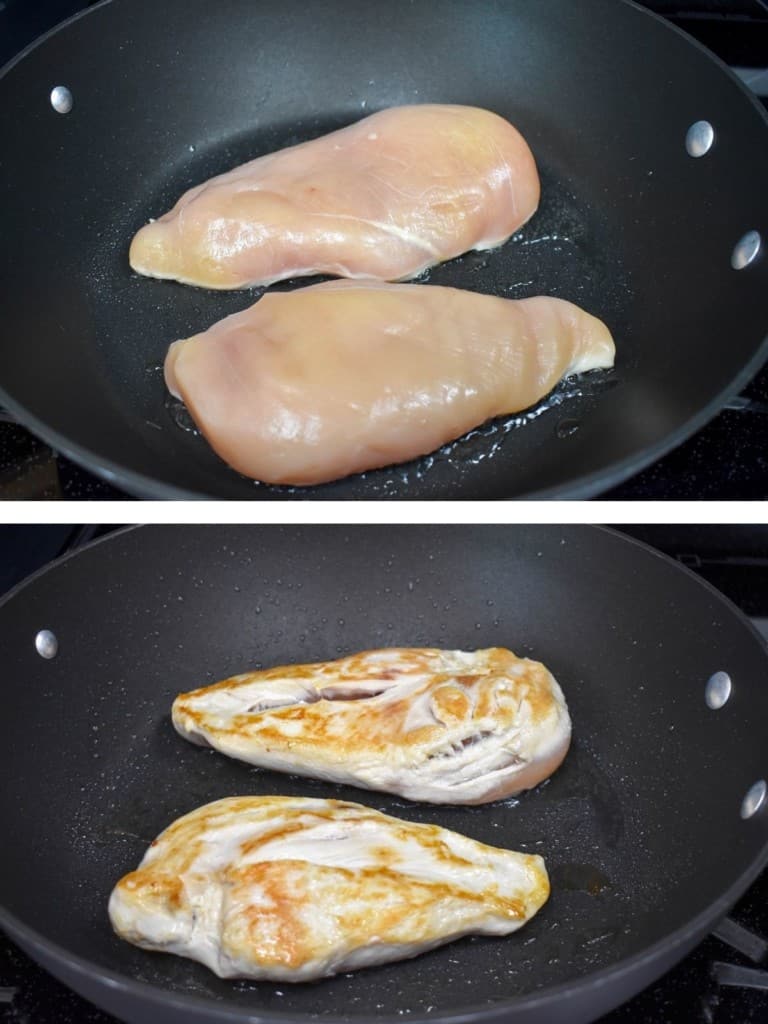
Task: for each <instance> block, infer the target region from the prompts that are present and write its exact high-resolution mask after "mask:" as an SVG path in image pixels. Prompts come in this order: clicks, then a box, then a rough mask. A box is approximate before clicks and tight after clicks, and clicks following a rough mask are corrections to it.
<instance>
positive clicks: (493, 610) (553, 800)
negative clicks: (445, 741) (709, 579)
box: [0, 527, 768, 1020]
mask: <svg viewBox="0 0 768 1024" xmlns="http://www.w3.org/2000/svg"><path fill="white" fill-rule="evenodd" d="M41 621H45V623H46V624H47V625H48V626H49V628H52V629H53V630H54V632H55V633H56V635H57V636H58V638H59V644H60V646H59V654H58V656H57V657H56V658H55V659H53V660H52V661H43V659H41V658H39V657H38V656H37V655H36V653H35V651H34V645H33V644H32V642H31V638H33V637H34V634H35V632H36V629H37V628H39V624H40V622H41ZM422 644H434V645H440V646H446V647H465V648H470V649H471V648H474V647H483V646H490V645H494V644H503V645H506V646H509V647H511V648H512V649H513V650H515V651H516V652H517V653H518V654H521V655H529V656H531V657H535V658H539V659H541V660H543V661H544V662H545V663H546V664H547V665H548V667H549V668H550V669H551V670H552V671H553V673H554V674H555V676H556V678H558V680H559V681H560V683H561V685H562V687H563V690H564V692H565V694H566V698H567V700H568V703H569V707H570V710H571V714H572V717H573V730H574V733H573V735H574V742H573V746H572V749H571V751H570V753H569V754H568V756H567V758H566V760H565V762H564V764H563V766H562V768H561V769H560V770H559V771H558V772H557V773H556V774H555V775H554V776H553V777H552V778H551V779H550V780H549V781H547V782H545V783H544V784H542V785H541V786H539V787H537V789H536V790H535V791H532V792H528V793H525V794H523V795H521V796H520V797H519V798H518V799H511V800H507V801H503V802H501V803H496V804H490V805H485V806H480V807H436V806H430V805H426V804H417V803H409V802H407V801H404V800H402V799H398V798H396V797H389V796H385V795H382V794H379V793H373V792H366V791H364V790H357V789H353V788H351V787H342V786H333V785H330V784H325V783H322V782H319V781H314V780H308V779H301V778H298V777H293V776H289V775H278V774H275V773H271V772H266V771H261V770H258V769H255V768H251V767H249V766H247V765H245V764H241V763H238V762H235V761H232V760H230V759H227V758H225V757H223V756H221V755H219V754H217V753H215V752H214V751H212V750H207V749H203V748H198V747H194V746H192V745H191V744H189V743H186V742H185V741H184V740H182V739H181V738H180V737H179V736H177V735H176V733H175V732H174V730H173V727H172V725H171V721H170V706H171V702H172V700H173V698H174V697H175V695H176V694H177V693H178V692H180V691H184V690H188V689H190V688H192V687H194V686H197V685H202V684H205V683H207V682H210V681H213V680H214V679H216V678H221V677H225V676H227V675H229V674H232V673H235V672H238V671H242V670H245V669H248V668H251V667H258V666H261V665H271V664H278V663H281V662H283V663H284V662H290V661H297V660H313V659H327V658H332V657H335V656H336V655H337V654H339V653H342V652H351V651H354V650H360V649H364V648H367V647H375V646H379V645H422ZM0 647H2V649H3V651H4V664H5V668H4V673H5V677H6V679H7V680H8V681H9V685H10V686H12V687H13V690H14V701H13V702H11V703H10V704H8V706H7V708H6V711H5V713H4V715H3V717H2V719H0V758H2V763H1V767H2V772H3V777H4V778H5V780H6V784H5V785H4V787H3V789H2V791H1V792H0V816H1V817H2V820H3V822H4V823H6V826H7V827H8V834H9V835H10V836H12V837H13V839H12V842H11V843H10V844H4V845H3V847H2V849H0V869H1V870H0V906H2V907H4V908H6V909H7V910H8V911H9V912H10V913H12V914H14V915H15V916H16V917H18V918H19V919H20V920H22V921H23V922H24V923H26V924H27V925H29V926H31V927H33V928H35V929H37V930H39V932H40V933H42V934H43V935H45V936H46V937H47V938H48V939H50V940H53V941H55V942H59V943H61V944H62V945H63V946H65V947H66V948H67V949H69V950H71V951H73V952H76V953H77V954H79V955H80V956H82V957H85V958H86V959H87V960H88V961H89V962H91V963H93V964H94V965H96V970H98V969H99V968H102V969H103V968H106V969H110V970H113V971H116V972H118V973H119V974H120V975H122V976H128V977H130V978H134V979H138V980H140V981H144V982H147V983H148V984H150V985H153V986H157V987H158V988H159V989H161V990H162V991H164V992H166V993H179V994H186V995H196V996H200V997H204V998H206V999H209V1000H214V1001H216V1002H217V1003H220V1004H221V1005H222V1006H224V1005H225V1004H226V1007H227V1009H228V1010H236V1009H239V1010H241V1011H242V1012H245V1011H246V1009H249V1010H250V1011H251V1012H258V1013H260V1014H266V1015H268V1014H269V1013H270V1012H271V1011H280V1012H283V1013H286V1014H289V1015H291V1017H292V1018H296V1019H299V1018H300V1019H305V1018H306V1019H309V1018H315V1017H316V1018H325V1017H327V1018H332V1019H336V1018H342V1019H349V1020H362V1019H363V1018H374V1019H376V1018H380V1019H382V1020H383V1019H387V1020H390V1019H395V1018H397V1017H398V1016H405V1015H408V1016H411V1017H414V1018H418V1017H431V1016H435V1017H440V1016H445V1015H446V1014H449V1013H453V1012H459V1011H462V1010H467V1009H469V1008H472V1007H477V1006H482V1007H485V1008H486V1009H487V1010H489V1011H490V1009H492V1008H493V1007H501V1006H504V1005H506V1004H509V1008H510V1012H511V1010H513V1009H514V1006H515V1003H514V999H515V997H517V996H530V995H531V994H533V993H536V992H544V991H545V990H546V989H548V988H550V987H551V986H554V985H557V984H561V983H563V982H570V983H572V984H574V985H579V984H585V985H586V984H588V979H589V976H590V974H591V973H593V972H594V971H596V970H600V969H603V968H609V967H612V966H613V967H616V966H617V965H619V964H621V963H622V961H625V960H626V958H628V957H630V956H632V955H634V954H637V953H640V952H641V951H647V950H648V949H649V947H650V946H651V945H652V944H653V943H654V942H656V941H658V940H661V939H663V938H664V937H665V936H668V935H670V934H671V933H672V932H673V931H675V929H678V928H680V927H682V926H684V925H686V924H689V923H690V922H691V921H692V919H693V918H694V917H695V916H696V915H697V914H699V913H704V912H706V911H707V908H709V907H710V906H711V905H712V904H713V903H715V901H716V900H718V899H719V898H721V896H722V894H723V893H724V892H725V891H726V890H727V889H728V888H729V887H731V886H733V885H735V884H736V883H737V882H738V881H739V880H740V879H742V878H743V877H744V873H745V872H748V871H750V870H753V871H754V870H756V869H757V867H758V866H759V863H760V862H763V861H764V860H765V855H766V848H767V847H766V844H767V843H768V817H766V815H757V816H756V817H755V819H753V820H751V821H750V822H743V821H741V819H740V818H739V815H738V807H739V804H740V800H741V797H742V796H743V793H744V792H745V791H746V789H747V788H748V785H749V784H751V782H753V781H754V779H755V778H756V777H759V776H760V775H761V774H764V773H765V748H764V737H763V735H762V731H761V730H757V729H756V728H755V725H756V723H759V722H762V721H765V720H766V715H768V691H767V690H766V687H765V685H764V679H765V667H766V657H765V649H764V645H763V644H762V643H761V641H760V640H759V639H757V638H756V636H755V635H753V634H752V633H751V632H750V630H749V628H748V627H747V626H746V625H745V624H744V623H743V621H742V620H741V619H740V617H739V616H738V615H737V614H735V613H734V612H733V610H732V609H731V608H730V607H728V606H726V605H725V603H724V602H723V601H722V599H721V598H720V597H719V596H718V595H716V594H714V592H712V591H710V590H708V589H707V588H706V587H704V586H703V585H701V584H700V583H699V582H697V581H696V580H694V578H692V577H691V576H689V575H688V574H686V573H685V572H683V571H682V570H680V569H676V568H675V567H673V566H672V565H671V564H670V563H668V562H667V561H665V560H663V559H661V558H657V557H655V556H654V555H652V554H649V553H648V551H647V550H646V549H643V548H641V547H639V546H638V545H636V544H634V543H631V542H629V541H627V540H626V539H622V538H620V537H618V536H615V535H613V534H610V533H608V532H605V531H598V530H594V529H591V528H583V527H570V528H560V527H509V528H507V527H424V528H420V527H386V528H384V527H382V528H378V527H369V528H360V529H357V530H355V529H347V528H341V527H314V528H311V527H310V528H303V529H288V528H285V529H282V528H277V527H274V528H270V527H265V528H247V527H232V528H224V527H194V528H193V527H189V528H178V527H177V528H162V527H159V528H158V527H155V528H143V529H141V530H135V531H129V532H127V533H123V534H120V535H115V536H113V537H112V538H111V539H109V540H108V541H106V542H102V543H100V544H97V545H95V546H93V547H91V548H89V549H87V550H84V551H83V552H82V553H81V554H79V555H77V556H76V557H74V558H71V559H69V560H67V561H65V562H63V563H62V564H60V565H59V566H58V567H56V568H54V569H53V570H52V571H49V572H47V573H45V574H44V575H42V576H40V577H39V578H38V579H37V580H36V581H34V582H33V583H32V584H31V585H28V586H27V587H26V588H24V589H22V590H21V591H19V592H18V593H17V594H16V596H14V597H13V598H12V599H11V600H10V601H9V602H8V603H7V604H6V605H5V606H4V607H3V609H2V614H0ZM722 668H724V669H727V670H728V671H729V672H730V673H731V675H732V678H733V679H734V681H735V689H734V696H733V697H732V698H731V700H730V701H729V703H728V705H727V707H726V708H725V709H723V710H722V711H719V712H717V713H713V712H711V711H709V710H708V709H707V707H706V705H705V703H704V700H703V686H704V683H705V682H706V679H707V678H708V677H709V675H710V674H711V673H712V671H713V670H715V669H722ZM724 765H725V766H727V769H725V770H724V767H723V766H724ZM249 793H256V794H286V795H291V794H306V795H311V796H318V797H340V798H342V799H351V800H357V801H359V802H362V803H367V804H369V805H370V806H373V807H376V808H378V809H380V810H382V811H384V812H385V813H391V814H394V815H396V816H401V817H403V818H406V819H408V820H413V821H429V822H435V823H437V824H440V825H442V826H444V827H448V828H453V829H456V830H457V831H459V832H464V833H466V834H467V835H469V836H472V837H473V838H476V839H479V840H481V841H484V842H487V843H491V844H494V845H497V846H503V847H508V848H512V849H518V850H522V851H527V852H536V853H541V854H542V855H543V856H544V857H545V860H546V863H547V866H548V869H549V871H550V872H551V877H552V883H553V890H552V897H551V899H550V901H549V903H548V904H547V905H546V906H545V907H544V908H543V910H542V911H541V912H540V913H539V914H538V915H537V916H536V917H535V918H534V920H533V921H532V922H531V923H530V924H528V925H527V926H526V927H525V928H524V929H523V930H521V931H520V932H519V933H517V934H516V935H514V936H511V937H510V938H508V939H505V940H497V939H482V938H469V939H464V940H461V941H459V942H457V943H454V944H451V945H449V946H446V947H443V948H442V949H439V950H435V951H433V952H431V953H428V954H425V955H424V956H421V957H418V958H416V959H414V960H410V961H406V962H402V963H398V964H392V965H388V966H383V967H379V968H375V969H371V970H368V971H363V972H358V973H356V974H349V975H344V976H341V977H338V978H335V979H331V980H327V981H323V982H320V983H314V984H310V985H300V986H290V985H272V984H268V983H258V984H257V983H251V982H247V981H242V982H226V981H222V980H220V979H218V978H216V977H215V976H214V975H212V974H211V973H210V972H209V971H207V970H206V969H205V968H203V967H201V966H199V965H197V964H194V963H192V962H190V961H186V960H184V959H181V958H177V957H173V956H165V955H161V954H151V953H147V952H143V951H141V950H139V949H137V948H135V947H132V946H130V945H128V944H127V943H125V942H123V941H121V940H120V939H118V938H117V937H116V936H114V935H113V934H112V932H111V930H110V926H109V921H108V918H107V913H106V905H107V899H108V897H109V893H110V891H111V888H112V886H113V885H114V884H115V882H116V881H117V880H118V879H119V878H120V877H121V876H122V875H123V874H124V873H125V872H127V871H129V870H131V869H133V868H134V867H135V866H136V865H137V864H138V862H139V860H140V859H141V857H142V856H143V854H144V852H145V850H146V848H147V846H148V844H149V843H150V842H151V840H152V839H153V838H154V837H155V836H156V835H157V834H158V833H159V832H160V831H161V830H162V829H163V828H164V827H165V826H166V825H168V824H170V822H171V821H173V820H174V819H175V818H177V817H178V816H179V815H181V814H183V813H185V812H187V811H190V810H192V809H193V808H195V807H197V806H200V805H201V804H203V803H206V802H208V801H211V800H215V799H218V798H220V797H224V796H232V795H241V794H243V795H244V794H249ZM63 880H65V884H64V882H63ZM744 884H746V882H744ZM736 895H737V894H734V896H733V899H734V900H735V898H736ZM724 909H725V907H723V908H722V910H724ZM708 924H711V921H709V922H707V921H705V922H704V923H703V924H700V925H699V934H702V935H703V933H704V931H705V930H706V928H707V926H708ZM10 931H11V934H13V928H12V927H11V928H10ZM693 934H694V936H695V935H696V934H697V933H696V932H695V931H694V933H693ZM661 969H663V968H660V970H661ZM73 984H74V982H73ZM636 987H639V984H638V985H637V986H636ZM629 994H631V993H630V992H626V994H625V996H624V997H625V998H626V997H627V996H628V995H629ZM510 1001H511V1002H510ZM615 1001H618V999H616V1000H615ZM604 1008H606V1009H607V1006H604ZM133 1019H139V1018H138V1017H136V1018H133ZM141 1019H143V1018H141ZM572 1019H585V1018H584V1017H578V1018H577V1017H576V1016H574V1017H573V1018H572Z"/></svg>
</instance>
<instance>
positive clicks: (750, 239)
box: [731, 231, 763, 270]
mask: <svg viewBox="0 0 768 1024" xmlns="http://www.w3.org/2000/svg"><path fill="white" fill-rule="evenodd" d="M762 244H763V240H762V238H761V237H760V232H759V231H748V232H747V233H746V235H744V237H743V238H741V239H739V241H738V242H737V243H736V245H735V246H734V248H733V252H732V253H731V266H732V267H733V269H734V270H743V269H744V267H748V266H749V264H750V263H751V262H752V261H753V260H754V259H755V257H756V256H757V254H758V253H759V252H760V246H761V245H762Z"/></svg>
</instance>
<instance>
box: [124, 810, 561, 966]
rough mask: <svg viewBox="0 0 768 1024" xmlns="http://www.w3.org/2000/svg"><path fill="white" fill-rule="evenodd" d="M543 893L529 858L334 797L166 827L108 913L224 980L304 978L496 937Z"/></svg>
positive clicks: (192, 818) (146, 941)
mask: <svg viewBox="0 0 768 1024" xmlns="http://www.w3.org/2000/svg"><path fill="white" fill-rule="evenodd" d="M548 895H549V880H548V878H547V873H546V870H545V868H544V862H543V860H542V859H541V857H538V856H528V855H526V854H522V853H513V852H511V851H509V850H500V849H496V848H495V847H493V846H486V845H484V844H483V843H478V842H475V840H473V839H467V838H466V837H464V836H462V835H459V834H458V833H456V832H449V831H448V830H447V829H443V828H438V827H437V826H436V825H416V824H412V823H411V822H407V821H400V820H399V819H397V818H390V817H388V816H387V815H384V814H380V813H379V812H378V811H374V810H371V809H370V808H368V807H361V806H360V805H359V804H351V803H342V802H341V801H339V800H309V799H305V798H303V797H280V796H278V797H232V798H229V799H226V800H217V801H216V802H215V803H212V804H207V805H206V806H205V807H200V808H198V809H197V810H196V811H192V813H191V814H187V815H185V816H184V817H183V818H179V819H178V821H175V822H174V823H173V824H172V825H171V826H170V827H169V828H167V829H166V830H165V831H164V832H163V833H162V834H161V835H160V836H159V837H158V838H157V839H156V840H155V841H154V842H153V843H152V845H151V847H150V848H149V850H148V851H147V853H146V855H145V857H144V859H143V860H142V862H141V865H140V866H139V869H138V870H137V871H133V872H131V874H129V875H126V876H125V877H124V878H122V879H121V880H120V881H119V882H118V883H117V885H116V886H115V888H114V890H113V891H112V895H111V897H110V900H109V915H110V918H111V920H112V925H113V927H114V929H115V931H116V932H117V934H118V935H120V936H122V938H124V939H127V940H128V941H129V942H133V943H135V944H136V945H137V946H142V947H143V948H144V949H152V950H158V951H161V952H167V953H178V954H180V955H181V956H187V957H190V958H191V959H192V960H199V961H200V963H203V964H205V965H206V966H207V967H210V969H211V970H212V971H214V972H215V973H216V974H218V975H219V976H220V977H222V978H256V979H273V980H276V981H311V980H313V979H315V978H323V977H327V976H329V975H332V974H337V973H339V972H340V971H349V970H354V969H355V968H358V967H369V966H372V965H373V964H381V963H387V962H388V961H391V960H403V959H405V958H407V957H412V956H416V955H417V954H418V953H422V952H424V951H425V950H427V949H433V948H434V947H435V946H439V945H442V944H443V943H446V942H450V941H452V940H453V939H457V938H459V937H460V936H462V935H467V934H469V933H471V932H475V933H480V934H485V935H507V934H509V933H510V932H513V931H515V930H516V929H518V928H520V927H521V926H522V925H524V924H525V923H526V921H528V920H529V919H530V918H531V917H533V915H534V914H535V913H536V911H537V910H539V908H540V907H541V906H542V905H543V904H544V903H545V902H546V900H547V897H548Z"/></svg>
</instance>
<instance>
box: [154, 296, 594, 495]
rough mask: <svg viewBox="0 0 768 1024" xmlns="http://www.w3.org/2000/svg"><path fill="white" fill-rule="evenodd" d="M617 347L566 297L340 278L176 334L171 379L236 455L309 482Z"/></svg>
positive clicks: (516, 395) (466, 422) (224, 450)
mask: <svg viewBox="0 0 768 1024" xmlns="http://www.w3.org/2000/svg"><path fill="white" fill-rule="evenodd" d="M613 359H614V344H613V340H612V338H611V335H610V332H609V331H608V328H607V327H606V326H605V324H603V323H602V322H601V321H600V320H598V319H596V318H595V317H593V316H590V315H589V314H588V313H585V312H584V311H583V310H581V309H579V308H578V307H577V306H574V305H572V304H571V303H569V302H565V301H563V300H561V299H554V298H545V297H538V298H531V299H521V300H517V301H515V300H512V299H501V298H496V297H495V296H492V295H478V294H476V293H473V292H467V291H461V290H458V289H454V288H440V287H436V286H430V285H407V284H385V283H383V282H378V283H363V282H353V281H330V282H326V283H325V284H319V285H314V286H313V287H310V288H301V289H298V290H297V291H291V292H272V293H268V294H267V295H265V296H264V297H263V298H262V299H260V300H259V301H258V302H257V303H256V304H255V305H253V306H251V308H250V309H247V310H245V311H244V312H242V313H236V314H235V315H234V316H230V317H227V318H226V319H224V320H221V321H219V323H216V324H214V325H213V327H211V328H210V329H209V330H207V331H205V332H203V333H202V334H197V335H194V336H193V337H191V338H188V339H186V340H183V341H178V342H176V343H175V344H173V345H172V346H171V348H170V350H169V352H168V355H167V357H166V362H165V379H166V383H167V385H168V387H169V389H170V390H171V392H172V393H173V394H174V395H176V396H177V397H180V398H182V399H183V401H184V402H185V403H186V405H187V408H188V409H189V411H190V412H191V414H192V416H193V418H194V420H195V422H196V423H197V425H198V427H199V428H200V430H201V431H202V433H203V434H204V435H205V437H206V438H207V439H208V441H209V442H210V444H211V445H212V447H213V448H214V449H215V451H216V452H218V454H219V455H220V456H221V457H222V458H223V459H224V460H225V461H226V462H228V463H229V465H230V466H233V467H234V468H235V469H237V470H239V471H240V472H241V473H244V474H245V475H246V476H249V477H253V478H256V479H259V480H263V481H265V482H267V483H273V484H297V485H303V484H316V483H321V482H324V481H329V480H335V479H338V478H340V477H343V476H347V475H348V474H349V473H356V472H360V471H362V470H367V469H373V468H375V467H379V466H386V465H390V464H392V463H396V462H402V461H405V460H406V459H411V458H414V457H416V456H419V455H424V454H426V453H427V452H431V451H434V450H435V449H436V448H439V447H440V445H442V444H445V443H446V442H447V441H450V440H452V439H453V438H457V437H460V436H461V435H462V434H464V433H466V431H468V430H470V429H471V428H472V427H476V426H479V425H480V424H481V423H483V422H484V421H485V420H488V419H490V418H491V417H494V416H500V415H503V414H506V413H512V412H517V411H519V410H521V409H525V408H527V407H529V406H531V405H533V404H535V403H536V402H537V401H539V399H541V398H542V397H543V396H544V395H546V394H547V393H548V392H549V391H551V390H552V388H553V387H554V386H555V385H556V384H557V382H558V381H559V380H560V379H561V378H562V377H564V376H566V375H567V374H572V373H579V372H581V371H584V370H592V369H596V368H598V367H609V366H612V365H613Z"/></svg>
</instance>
